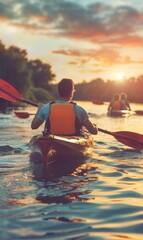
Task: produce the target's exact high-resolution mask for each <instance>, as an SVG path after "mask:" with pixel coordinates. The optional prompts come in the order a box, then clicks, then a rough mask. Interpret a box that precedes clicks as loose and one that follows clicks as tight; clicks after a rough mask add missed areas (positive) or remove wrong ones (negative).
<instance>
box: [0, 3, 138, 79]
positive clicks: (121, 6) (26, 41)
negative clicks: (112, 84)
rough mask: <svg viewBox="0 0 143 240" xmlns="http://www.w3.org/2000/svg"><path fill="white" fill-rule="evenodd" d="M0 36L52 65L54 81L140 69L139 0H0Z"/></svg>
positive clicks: (134, 73)
mask: <svg viewBox="0 0 143 240" xmlns="http://www.w3.org/2000/svg"><path fill="white" fill-rule="evenodd" d="M0 40H1V41H2V42H3V43H4V44H5V45H6V46H10V45H15V46H17V47H19V48H22V49H25V50H27V53H28V58H29V59H37V58H39V59H41V60H42V61H43V62H44V63H49V64H50V65H51V66H52V71H53V73H55V74H56V81H59V80H60V79H61V78H63V77H68V78H72V79H73V80H74V81H75V82H76V83H77V82H81V81H83V80H85V81H89V80H93V79H96V78H98V77H101V78H102V79H103V80H108V79H115V80H122V79H125V78H129V77H132V76H134V77H138V76H139V75H141V74H143V1H142V0H110V1H108V0H102V1H101V0H99V1H96V0H78V1H77V0H5V1H2V0H0Z"/></svg>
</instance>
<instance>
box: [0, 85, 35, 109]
mask: <svg viewBox="0 0 143 240" xmlns="http://www.w3.org/2000/svg"><path fill="white" fill-rule="evenodd" d="M0 90H1V91H3V92H4V93H6V94H8V95H9V96H11V97H12V98H14V99H15V100H17V101H20V102H23V103H26V104H30V105H32V106H34V107H38V104H37V103H35V102H32V101H30V100H27V99H24V98H19V97H17V96H14V95H13V94H12V93H10V92H8V91H6V90H5V89H3V88H1V87H0Z"/></svg>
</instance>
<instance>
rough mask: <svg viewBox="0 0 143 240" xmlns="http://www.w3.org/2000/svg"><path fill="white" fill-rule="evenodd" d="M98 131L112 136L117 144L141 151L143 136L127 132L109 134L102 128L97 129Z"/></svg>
mask: <svg viewBox="0 0 143 240" xmlns="http://www.w3.org/2000/svg"><path fill="white" fill-rule="evenodd" d="M98 131H100V132H103V133H106V134H109V135H112V136H113V137H115V138H116V139H117V140H118V141H119V142H121V143H123V144H125V145H127V146H129V147H131V148H135V149H143V135H142V134H139V133H134V132H129V131H118V132H110V131H107V130H104V129H102V128H98Z"/></svg>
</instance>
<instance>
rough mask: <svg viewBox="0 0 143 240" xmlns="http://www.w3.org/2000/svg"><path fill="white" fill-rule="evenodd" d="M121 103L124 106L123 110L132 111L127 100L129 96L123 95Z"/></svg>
mask: <svg viewBox="0 0 143 240" xmlns="http://www.w3.org/2000/svg"><path fill="white" fill-rule="evenodd" d="M120 96H121V102H122V104H123V107H122V110H129V111H131V107H130V104H129V101H128V99H127V94H126V93H121V95H120Z"/></svg>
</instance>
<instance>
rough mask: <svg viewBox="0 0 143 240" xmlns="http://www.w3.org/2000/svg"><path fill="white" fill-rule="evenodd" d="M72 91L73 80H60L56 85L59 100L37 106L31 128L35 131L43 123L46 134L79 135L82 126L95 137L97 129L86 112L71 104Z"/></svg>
mask: <svg viewBox="0 0 143 240" xmlns="http://www.w3.org/2000/svg"><path fill="white" fill-rule="evenodd" d="M74 91H75V90H74V82H73V80H71V79H67V78H64V79H62V80H61V81H60V82H59V84H58V93H59V100H57V101H55V102H49V103H47V104H45V105H43V104H39V106H38V110H37V113H36V115H35V117H34V118H33V121H32V123H31V128H32V129H37V128H39V127H40V126H41V124H42V123H43V122H44V121H45V122H46V123H45V132H46V133H51V134H59V135H79V134H80V129H81V127H82V126H84V127H85V128H86V129H87V130H88V131H89V132H90V133H91V134H94V135H96V134H97V133H98V129H97V128H96V126H95V125H93V124H92V123H91V121H90V120H89V117H88V114H87V112H86V111H85V110H84V109H83V108H82V107H81V106H79V105H77V104H76V103H74V102H71V99H72V98H73V94H74Z"/></svg>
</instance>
